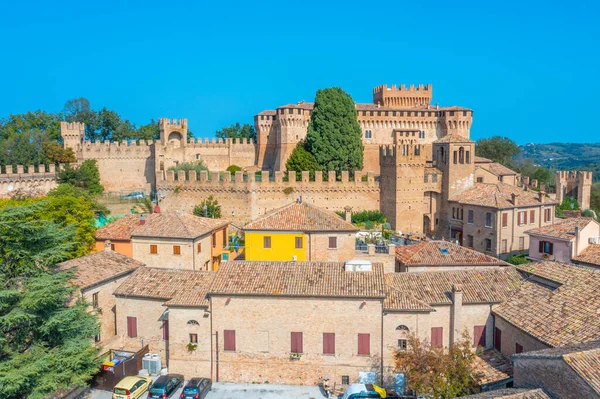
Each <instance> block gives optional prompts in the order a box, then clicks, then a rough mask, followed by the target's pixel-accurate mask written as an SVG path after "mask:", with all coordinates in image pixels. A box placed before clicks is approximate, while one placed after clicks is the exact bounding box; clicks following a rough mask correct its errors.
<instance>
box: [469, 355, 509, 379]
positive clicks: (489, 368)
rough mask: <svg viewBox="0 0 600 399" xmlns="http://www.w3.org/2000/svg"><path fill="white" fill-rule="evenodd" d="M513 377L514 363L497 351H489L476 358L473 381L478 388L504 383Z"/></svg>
mask: <svg viewBox="0 0 600 399" xmlns="http://www.w3.org/2000/svg"><path fill="white" fill-rule="evenodd" d="M512 376H513V365H512V362H511V361H510V359H509V358H507V357H505V356H504V355H503V354H502V353H500V352H498V351H497V350H496V349H488V350H485V351H483V352H481V353H479V354H477V356H475V358H474V361H473V379H474V380H475V383H476V384H477V385H478V386H483V385H487V384H493V383H497V382H500V381H504V380H507V379H509V378H511V377H512Z"/></svg>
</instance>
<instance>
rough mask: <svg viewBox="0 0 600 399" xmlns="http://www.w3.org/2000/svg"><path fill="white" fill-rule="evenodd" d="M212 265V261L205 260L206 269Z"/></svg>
mask: <svg viewBox="0 0 600 399" xmlns="http://www.w3.org/2000/svg"><path fill="white" fill-rule="evenodd" d="M209 266H210V261H208V260H207V261H206V262H204V270H208V267H209Z"/></svg>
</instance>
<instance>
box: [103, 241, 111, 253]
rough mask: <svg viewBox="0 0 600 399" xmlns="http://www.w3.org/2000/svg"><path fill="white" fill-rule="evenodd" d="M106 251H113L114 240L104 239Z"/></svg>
mask: <svg viewBox="0 0 600 399" xmlns="http://www.w3.org/2000/svg"><path fill="white" fill-rule="evenodd" d="M104 251H105V252H112V242H110V240H106V241H104Z"/></svg>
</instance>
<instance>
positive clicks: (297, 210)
mask: <svg viewBox="0 0 600 399" xmlns="http://www.w3.org/2000/svg"><path fill="white" fill-rule="evenodd" d="M244 230H267V231H269V230H278V231H358V228H357V227H356V226H354V225H352V224H351V223H348V222H346V221H345V220H344V219H342V218H341V217H339V216H338V215H337V214H335V213H333V212H329V211H326V210H324V209H320V208H317V207H315V206H313V205H309V204H306V203H304V202H303V203H297V202H293V203H291V204H288V205H285V206H283V207H281V208H278V209H275V210H274V211H271V212H269V213H267V214H265V215H264V216H261V217H259V218H258V219H256V220H254V221H252V222H250V223H248V224H247V225H246V226H245V227H244Z"/></svg>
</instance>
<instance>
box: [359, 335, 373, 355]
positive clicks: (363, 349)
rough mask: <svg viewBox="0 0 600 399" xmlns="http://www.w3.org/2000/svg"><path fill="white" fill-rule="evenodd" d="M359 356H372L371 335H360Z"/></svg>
mask: <svg viewBox="0 0 600 399" xmlns="http://www.w3.org/2000/svg"><path fill="white" fill-rule="evenodd" d="M358 354H359V355H370V354H371V335H370V334H358Z"/></svg>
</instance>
